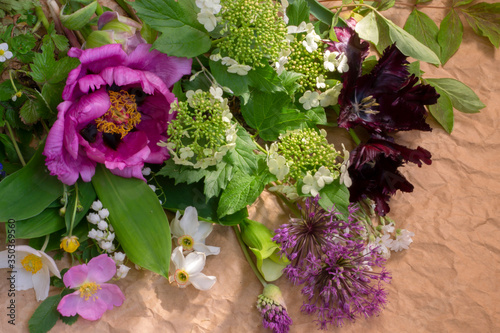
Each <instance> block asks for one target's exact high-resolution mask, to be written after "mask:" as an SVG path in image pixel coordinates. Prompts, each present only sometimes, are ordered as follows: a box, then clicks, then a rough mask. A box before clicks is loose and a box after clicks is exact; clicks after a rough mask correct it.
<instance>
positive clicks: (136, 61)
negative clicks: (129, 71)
mask: <svg viewBox="0 0 500 333" xmlns="http://www.w3.org/2000/svg"><path fill="white" fill-rule="evenodd" d="M150 48H151V45H150V44H140V45H138V46H137V47H136V49H135V50H134V51H133V52H132V53H131V54H130V55H129V56H128V63H127V65H128V66H130V67H131V68H135V69H140V70H144V71H149V72H152V73H155V74H156V75H157V76H158V77H160V79H161V80H162V81H163V82H164V83H165V85H166V86H167V87H168V88H170V87H171V86H173V85H174V83H175V82H177V81H179V80H180V79H181V77H182V76H184V75H189V74H191V65H192V62H193V61H192V59H187V58H177V57H169V56H167V55H166V54H163V53H160V52H159V51H158V50H151V51H150Z"/></svg>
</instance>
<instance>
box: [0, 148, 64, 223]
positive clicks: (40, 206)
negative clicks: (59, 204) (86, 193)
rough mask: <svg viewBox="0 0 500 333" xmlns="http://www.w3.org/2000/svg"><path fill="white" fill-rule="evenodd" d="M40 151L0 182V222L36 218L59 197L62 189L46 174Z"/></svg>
mask: <svg viewBox="0 0 500 333" xmlns="http://www.w3.org/2000/svg"><path fill="white" fill-rule="evenodd" d="M43 147H44V145H41V146H40V147H39V148H38V150H37V151H36V153H35V155H34V156H33V158H32V159H31V160H30V161H29V162H28V164H27V165H26V166H25V167H24V168H22V169H21V170H19V171H17V172H15V173H13V174H12V175H10V176H7V177H6V178H5V179H4V180H2V181H1V182H0V221H2V222H5V221H7V220H9V219H14V220H16V221H17V220H24V219H27V218H30V217H33V216H35V215H38V214H40V213H41V212H42V211H43V210H44V209H45V208H46V207H47V206H48V205H50V204H51V203H52V201H54V200H56V199H57V198H59V197H60V196H61V195H62V193H63V185H62V184H61V183H60V182H59V181H58V180H57V178H56V177H54V176H50V175H49V172H48V171H47V170H46V167H45V157H44V156H43V155H42V152H43Z"/></svg>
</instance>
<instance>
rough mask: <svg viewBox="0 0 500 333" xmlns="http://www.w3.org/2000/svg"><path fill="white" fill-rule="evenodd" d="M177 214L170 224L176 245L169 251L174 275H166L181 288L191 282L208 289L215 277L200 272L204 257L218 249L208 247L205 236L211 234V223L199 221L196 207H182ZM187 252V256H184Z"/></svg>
mask: <svg viewBox="0 0 500 333" xmlns="http://www.w3.org/2000/svg"><path fill="white" fill-rule="evenodd" d="M180 216H181V214H180V213H179V212H177V213H176V215H175V218H174V219H173V220H172V222H171V224H170V230H171V232H172V238H175V239H176V240H177V245H178V246H177V247H176V248H175V249H174V250H173V252H172V261H173V263H174V265H175V268H176V270H175V274H174V275H173V276H171V277H170V278H169V281H170V282H174V281H175V282H176V283H177V285H178V286H179V287H180V288H185V287H186V286H187V285H189V284H192V285H193V286H194V287H195V288H196V289H199V290H208V289H210V288H212V286H213V285H214V284H215V282H216V281H217V278H216V277H215V276H206V275H205V274H203V273H201V271H202V270H203V268H204V267H205V261H206V257H207V256H209V255H217V254H219V253H220V248H219V247H216V246H208V245H206V244H205V239H206V238H207V237H208V235H210V233H211V232H212V229H213V224H212V223H209V222H204V221H199V220H198V212H197V210H196V208H195V207H192V206H189V207H187V208H186V209H185V210H184V215H183V216H182V218H180ZM185 254H187V255H186V256H184V255H185Z"/></svg>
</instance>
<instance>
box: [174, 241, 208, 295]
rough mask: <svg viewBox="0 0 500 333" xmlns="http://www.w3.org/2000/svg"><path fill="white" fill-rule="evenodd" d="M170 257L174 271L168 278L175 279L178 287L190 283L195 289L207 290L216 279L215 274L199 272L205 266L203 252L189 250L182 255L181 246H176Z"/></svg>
mask: <svg viewBox="0 0 500 333" xmlns="http://www.w3.org/2000/svg"><path fill="white" fill-rule="evenodd" d="M171 258H172V262H173V263H174V266H175V273H174V275H173V276H171V277H170V278H169V281H170V282H171V283H172V282H174V281H175V282H176V283H177V285H178V286H179V287H180V288H185V287H186V286H188V285H189V284H192V285H193V287H195V288H196V289H199V290H208V289H210V288H212V286H213V285H214V284H215V282H216V281H217V278H216V277H215V276H207V275H205V274H203V273H202V272H201V271H202V270H203V268H204V267H205V262H206V255H205V253H203V252H191V253H189V254H188V255H187V256H186V257H184V254H183V252H182V246H178V247H176V248H175V249H174V250H173V251H172V257H171ZM172 271H174V270H172Z"/></svg>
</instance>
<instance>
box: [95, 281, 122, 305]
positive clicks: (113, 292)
mask: <svg viewBox="0 0 500 333" xmlns="http://www.w3.org/2000/svg"><path fill="white" fill-rule="evenodd" d="M96 295H97V297H99V299H100V300H101V301H103V302H104V303H105V304H106V305H107V309H108V310H111V309H113V306H120V305H122V304H123V302H124V301H125V296H124V295H123V293H122V291H121V290H120V288H119V287H118V286H117V285H115V284H108V283H103V284H101V289H100V290H99V291H98V292H97V294H96Z"/></svg>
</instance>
